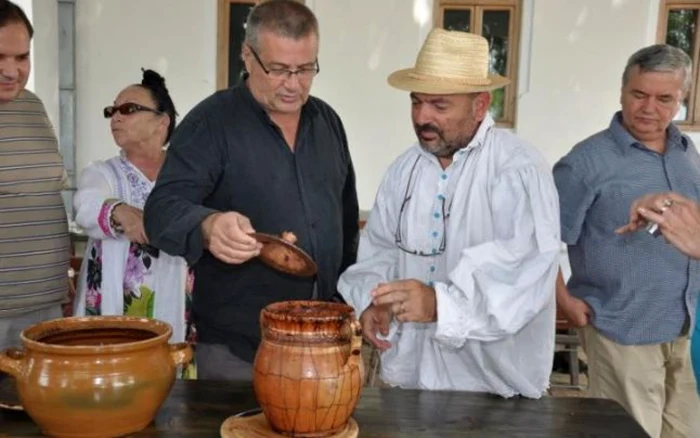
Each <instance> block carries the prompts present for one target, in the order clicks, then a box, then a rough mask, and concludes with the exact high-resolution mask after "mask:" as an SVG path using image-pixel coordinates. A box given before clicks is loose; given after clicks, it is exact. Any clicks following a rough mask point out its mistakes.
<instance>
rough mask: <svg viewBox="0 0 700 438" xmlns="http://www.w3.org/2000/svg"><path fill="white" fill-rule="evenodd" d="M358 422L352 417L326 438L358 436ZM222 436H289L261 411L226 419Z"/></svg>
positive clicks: (244, 437) (253, 437) (270, 437)
mask: <svg viewBox="0 0 700 438" xmlns="http://www.w3.org/2000/svg"><path fill="white" fill-rule="evenodd" d="M359 430H360V429H359V427H358V426H357V422H356V421H355V420H353V419H352V418H350V419H349V420H348V424H347V425H346V426H345V429H344V430H342V431H340V432H338V433H336V434H333V435H328V436H327V437H326V438H356V437H357V434H358V432H359ZM221 437H222V438H275V437H280V438H288V437H287V436H286V435H282V434H279V433H277V432H275V431H273V430H272V429H271V428H270V425H269V424H267V420H266V419H265V414H263V413H260V414H258V415H253V416H251V417H237V416H235V415H234V416H232V417H229V418H227V419H226V421H224V423H223V424H222V425H221Z"/></svg>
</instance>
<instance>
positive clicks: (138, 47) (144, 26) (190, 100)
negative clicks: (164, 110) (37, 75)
mask: <svg viewBox="0 0 700 438" xmlns="http://www.w3.org/2000/svg"><path fill="white" fill-rule="evenodd" d="M41 1H48V0H41ZM75 14H76V18H75V20H76V58H77V59H76V64H77V65H76V81H77V86H78V88H77V91H76V94H77V126H76V129H77V133H76V134H77V135H76V143H77V166H78V169H81V168H83V167H84V166H85V165H86V164H88V163H89V162H90V161H93V160H96V159H104V158H109V157H111V156H114V155H116V154H117V148H116V146H115V145H114V141H113V139H112V137H111V134H110V132H109V123H108V122H107V121H106V120H105V119H104V118H103V117H102V109H103V108H104V107H105V106H107V105H111V103H112V102H113V101H114V98H115V97H116V95H117V94H118V93H119V92H120V91H121V90H122V89H123V88H125V87H126V86H128V85H130V84H133V83H139V82H141V67H143V68H152V69H154V70H156V71H158V72H159V73H161V74H162V75H163V76H164V77H165V80H166V85H167V86H168V88H169V90H170V91H171V96H172V98H173V101H174V102H175V106H176V108H177V111H178V113H179V114H180V116H181V117H182V116H184V115H185V114H186V113H187V112H188V111H189V110H190V109H191V108H192V107H193V106H194V105H195V104H196V103H197V102H199V101H200V100H201V99H203V98H204V97H206V96H207V95H209V94H211V93H212V92H213V91H214V90H215V88H216V0H77V2H76V12H75Z"/></svg>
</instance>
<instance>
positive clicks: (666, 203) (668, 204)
mask: <svg viewBox="0 0 700 438" xmlns="http://www.w3.org/2000/svg"><path fill="white" fill-rule="evenodd" d="M672 205H673V199H669V198H666V199H664V200H663V201H662V202H661V213H662V214H663V212H664V211H666V210H668V209H669V208H670V207H671V206H672Z"/></svg>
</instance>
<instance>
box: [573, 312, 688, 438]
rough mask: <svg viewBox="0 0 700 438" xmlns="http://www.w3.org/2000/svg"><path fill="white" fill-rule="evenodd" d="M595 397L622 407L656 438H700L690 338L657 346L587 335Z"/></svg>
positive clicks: (591, 332)
mask: <svg viewBox="0 0 700 438" xmlns="http://www.w3.org/2000/svg"><path fill="white" fill-rule="evenodd" d="M580 333H581V344H582V345H583V348H584V350H585V352H586V355H587V357H588V385H589V389H588V392H589V395H590V396H591V397H598V398H607V399H612V400H615V401H617V402H618V403H620V404H621V405H622V406H623V407H624V408H625V409H626V410H627V412H629V413H630V414H631V415H632V416H633V417H634V418H635V419H636V420H637V422H639V424H640V425H641V426H642V427H643V428H644V430H645V431H646V432H647V433H648V434H649V435H650V436H651V437H652V438H671V437H674V438H675V437H682V438H696V437H700V398H699V397H698V393H697V387H696V385H695V377H694V376H693V370H692V366H691V363H690V346H689V342H688V336H682V337H679V338H677V339H676V340H674V341H673V342H666V343H663V344H652V345H621V344H618V343H616V342H614V341H612V340H610V339H608V338H606V337H605V336H603V335H602V334H601V333H600V332H599V331H598V330H597V329H595V328H594V327H592V326H588V327H586V328H584V329H583V330H581V332H580Z"/></svg>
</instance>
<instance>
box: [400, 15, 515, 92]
mask: <svg viewBox="0 0 700 438" xmlns="http://www.w3.org/2000/svg"><path fill="white" fill-rule="evenodd" d="M387 80H388V82H389V85H391V86H392V87H394V88H398V89H400V90H406V91H415V92H418V93H428V94H461V93H474V92H479V91H490V90H495V89H497V88H501V87H503V86H505V85H508V83H509V82H510V80H508V79H506V78H504V77H503V76H499V75H493V74H489V44H488V42H487V41H486V38H484V37H482V36H480V35H475V34H473V33H467V32H457V31H448V30H444V29H437V28H436V29H433V30H431V31H430V34H428V38H426V40H425V42H424V43H423V47H421V49H420V52H418V58H417V59H416V66H415V67H413V68H407V69H403V70H399V71H395V72H394V73H392V74H390V75H389V78H388V79H387Z"/></svg>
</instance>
